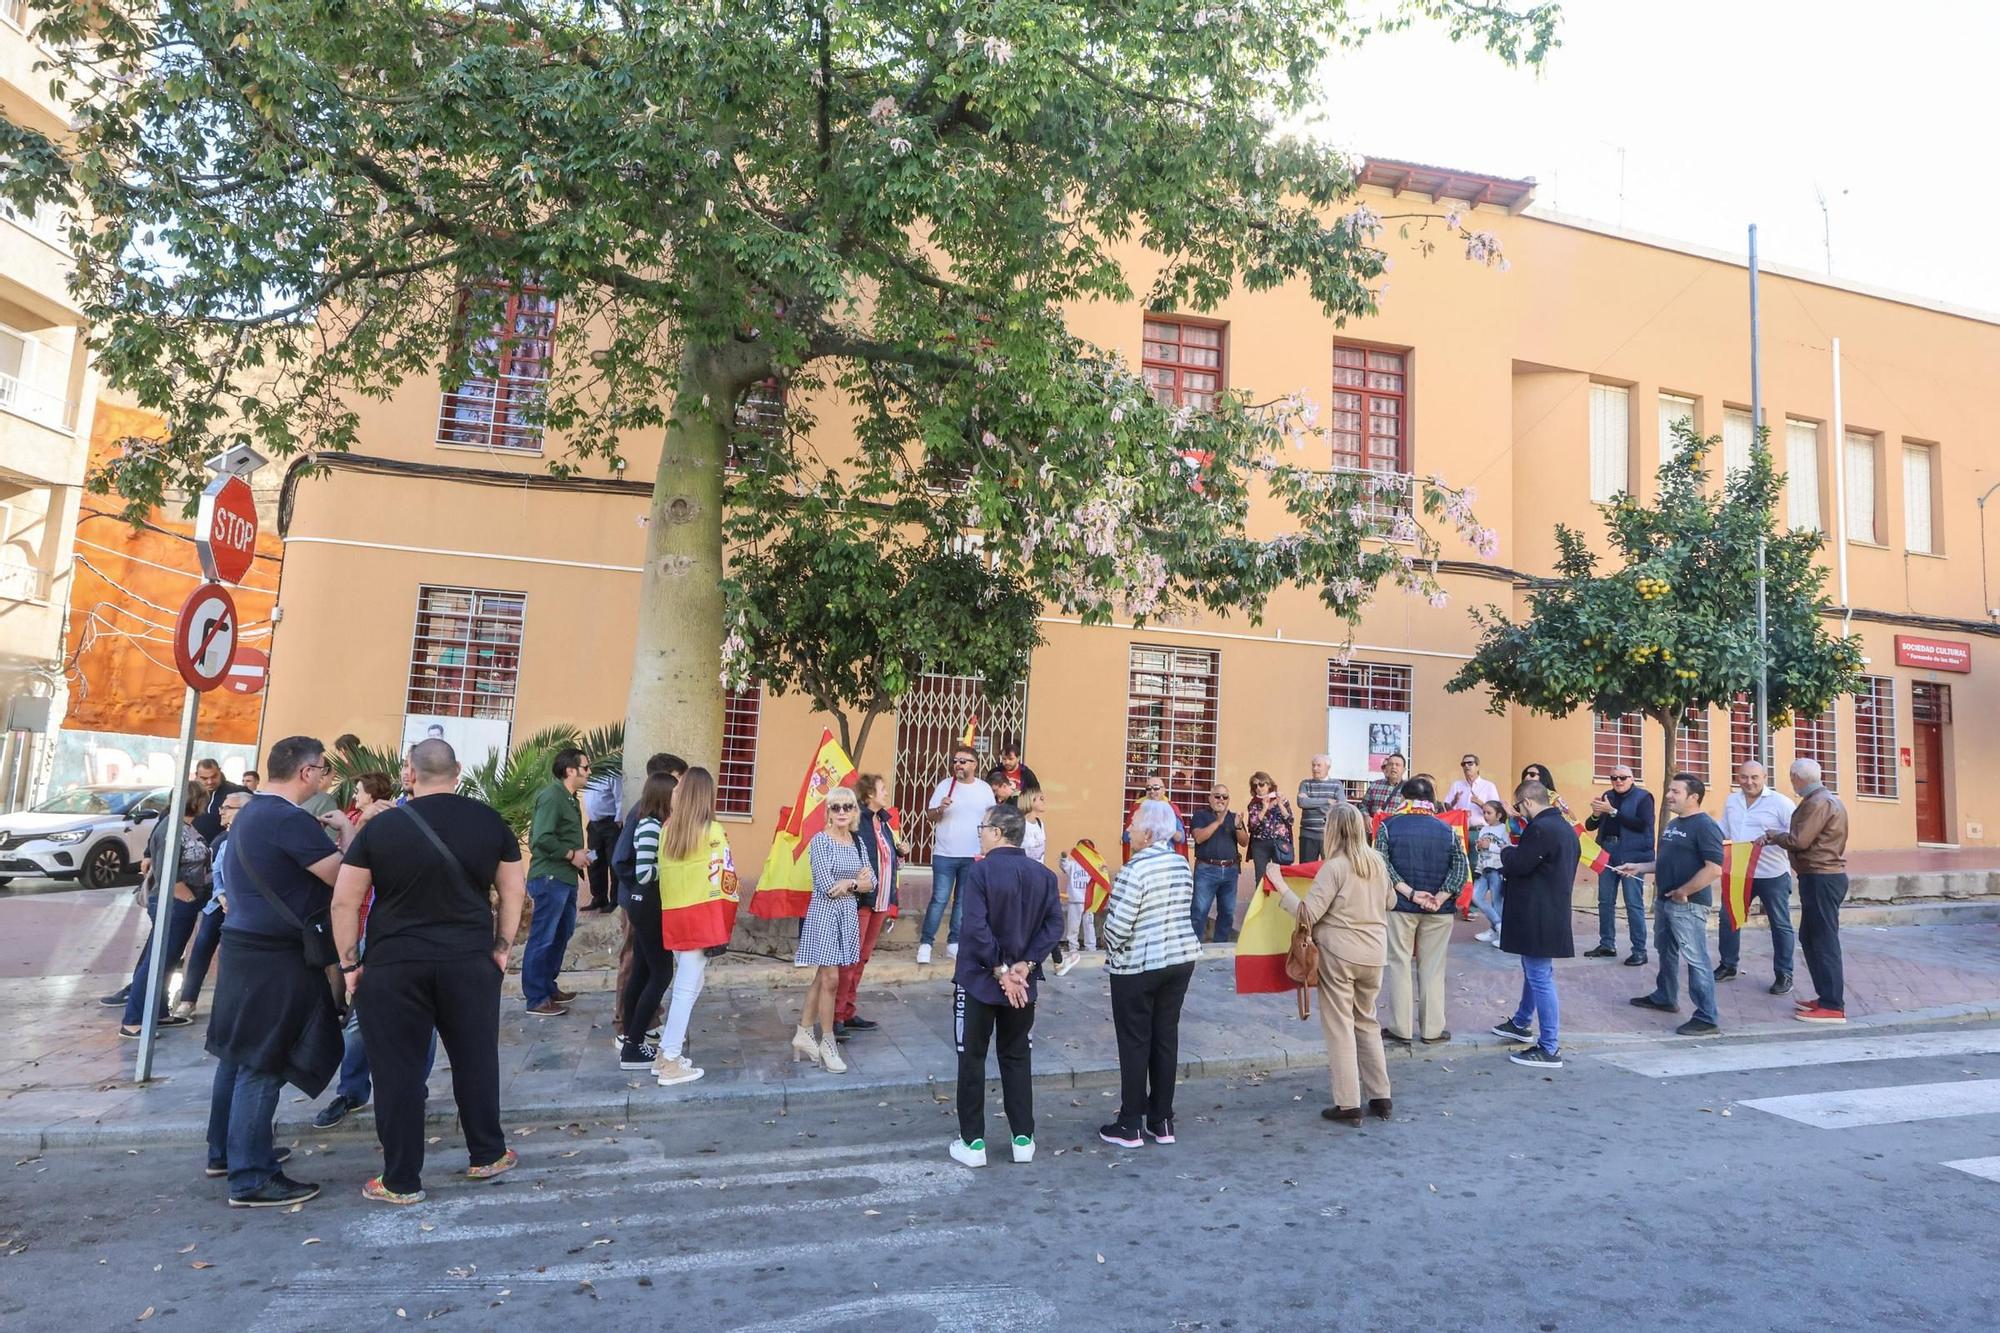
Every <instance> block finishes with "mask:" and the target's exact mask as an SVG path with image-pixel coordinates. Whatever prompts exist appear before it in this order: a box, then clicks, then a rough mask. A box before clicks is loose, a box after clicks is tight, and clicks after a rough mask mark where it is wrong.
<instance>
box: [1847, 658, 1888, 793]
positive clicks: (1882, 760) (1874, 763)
mask: <svg viewBox="0 0 2000 1333" xmlns="http://www.w3.org/2000/svg"><path fill="white" fill-rule="evenodd" d="M1854 794H1855V795H1857V796H1889V797H1893V796H1894V795H1895V794H1896V682H1895V680H1893V679H1892V678H1891V677H1888V676H1863V677H1862V678H1861V688H1860V689H1858V690H1856V691H1855V692H1854Z"/></svg>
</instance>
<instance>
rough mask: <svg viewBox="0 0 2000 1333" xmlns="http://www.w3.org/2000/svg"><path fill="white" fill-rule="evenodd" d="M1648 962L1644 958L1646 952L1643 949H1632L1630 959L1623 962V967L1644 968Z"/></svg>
mask: <svg viewBox="0 0 2000 1333" xmlns="http://www.w3.org/2000/svg"><path fill="white" fill-rule="evenodd" d="M1648 961H1649V960H1648V959H1647V957H1646V951H1645V950H1644V949H1634V950H1633V951H1632V955H1631V957H1629V958H1627V959H1626V960H1625V966H1627V967H1644V966H1645V965H1646V963H1647V962H1648Z"/></svg>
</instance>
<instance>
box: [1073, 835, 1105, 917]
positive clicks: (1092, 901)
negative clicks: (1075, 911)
mask: <svg viewBox="0 0 2000 1333" xmlns="http://www.w3.org/2000/svg"><path fill="white" fill-rule="evenodd" d="M1069 859H1070V860H1071V861H1072V862H1074V863H1075V864H1076V866H1077V867H1078V868H1079V869H1081V870H1082V871H1083V873H1084V874H1086V875H1088V876H1090V883H1089V885H1088V886H1087V887H1086V888H1085V889H1084V891H1083V912H1084V915H1085V916H1094V915H1096V914H1097V913H1099V912H1102V911H1103V910H1104V905H1105V904H1106V903H1107V902H1109V901H1110V900H1111V875H1110V872H1109V871H1107V870H1105V868H1104V858H1103V857H1101V856H1099V855H1098V854H1097V848H1095V847H1092V846H1086V845H1085V844H1083V843H1078V844H1077V845H1076V846H1074V847H1072V848H1070V849H1069Z"/></svg>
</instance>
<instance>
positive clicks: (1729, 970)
mask: <svg viewBox="0 0 2000 1333" xmlns="http://www.w3.org/2000/svg"><path fill="white" fill-rule="evenodd" d="M1715 979H1716V980H1717V981H1734V980H1736V969H1735V968H1733V967H1730V966H1729V965H1727V964H1724V965H1723V966H1721V967H1718V968H1716V969H1715Z"/></svg>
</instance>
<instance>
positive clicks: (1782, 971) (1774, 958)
mask: <svg viewBox="0 0 2000 1333" xmlns="http://www.w3.org/2000/svg"><path fill="white" fill-rule="evenodd" d="M1750 896H1751V897H1752V898H1754V899H1756V900H1757V901H1758V902H1760V903H1762V904H1764V915H1765V916H1766V917H1767V918H1769V920H1770V922H1771V968H1772V970H1773V971H1774V972H1776V973H1777V974H1778V975H1779V976H1781V977H1788V976H1790V975H1792V945H1793V943H1794V942H1795V941H1796V940H1797V939H1798V933H1797V932H1796V931H1794V930H1793V929H1792V877H1791V876H1790V875H1772V876H1771V877H1769V878H1768V879H1753V880H1751V881H1750ZM1717 942H1718V945H1719V946H1720V948H1719V951H1720V952H1721V954H1722V965H1723V966H1724V967H1735V966H1736V965H1737V964H1738V963H1739V962H1741V961H1742V960H1743V932H1742V931H1740V930H1738V929H1737V928H1736V927H1734V926H1732V925H1730V924H1729V913H1728V912H1726V911H1725V912H1724V913H1723V914H1722V924H1721V926H1720V928H1719V929H1718V931H1717Z"/></svg>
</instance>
